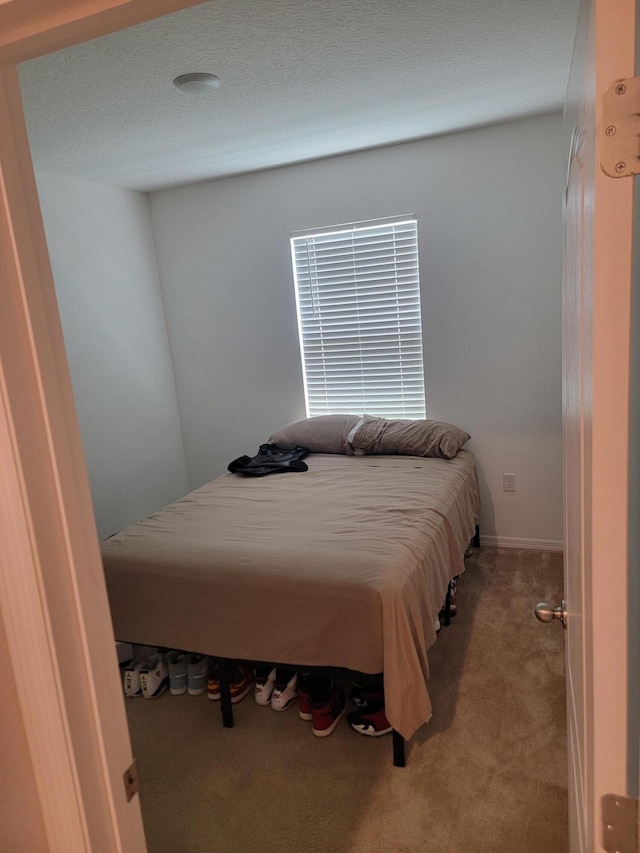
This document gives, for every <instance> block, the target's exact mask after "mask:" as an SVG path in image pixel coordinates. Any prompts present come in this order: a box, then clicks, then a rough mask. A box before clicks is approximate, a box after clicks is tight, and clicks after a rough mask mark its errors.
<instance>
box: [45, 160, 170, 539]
mask: <svg viewBox="0 0 640 853" xmlns="http://www.w3.org/2000/svg"><path fill="white" fill-rule="evenodd" d="M37 182H38V191H39V195H40V204H41V207H42V213H43V218H44V223H45V230H46V235H47V243H48V246H49V254H50V257H51V265H52V269H53V276H54V280H55V286H56V294H57V297H58V304H59V307H60V314H61V319H62V327H63V332H64V338H65V344H66V348H67V356H68V359H69V367H70V371H71V378H72V382H73V389H74V396H75V401H76V407H77V410H78V419H79V422H80V430H81V433H82V439H83V444H84V450H85V456H86V460H87V467H88V471H89V479H90V482H91V490H92V496H93V504H94V510H95V515H96V521H97V526H98V534H99V536H100V537H105V536H108V535H110V534H111V533H114V532H116V531H117V530H120V529H121V528H122V527H123V526H124V525H126V524H128V523H129V522H131V521H134V520H136V519H138V518H142V517H144V516H146V515H149V514H150V513H151V512H153V511H154V510H157V509H159V508H160V507H162V506H163V505H165V504H167V503H169V502H170V501H172V500H175V499H176V498H177V497H180V496H181V495H182V494H184V493H185V492H186V491H187V478H186V468H185V461H184V451H183V447H182V436H181V431H180V421H179V417H178V407H177V401H176V395H175V384H174V379H173V370H172V365H171V357H170V351H169V343H168V338H167V330H166V321H165V317H164V310H163V305H162V297H161V293H160V288H159V284H158V274H157V267H156V261H155V252H154V245H153V236H152V233H151V225H150V219H149V211H148V203H147V197H146V196H145V195H144V194H142V193H137V192H132V191H130V190H123V189H118V188H115V187H106V186H102V185H99V184H90V183H86V182H84V181H78V180H74V179H70V178H62V177H59V176H56V175H50V174H45V173H42V172H40V173H39V174H38V175H37Z"/></svg>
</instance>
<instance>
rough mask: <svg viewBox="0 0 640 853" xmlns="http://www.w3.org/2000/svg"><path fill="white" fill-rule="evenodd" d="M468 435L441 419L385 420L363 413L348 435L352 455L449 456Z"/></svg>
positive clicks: (451, 457)
mask: <svg viewBox="0 0 640 853" xmlns="http://www.w3.org/2000/svg"><path fill="white" fill-rule="evenodd" d="M470 438H471V436H470V435H469V433H467V432H465V431H464V430H462V429H460V428H459V427H457V426H453V424H447V423H444V422H442V421H409V420H387V419H386V418H374V417H371V416H369V415H365V416H364V418H363V419H362V423H361V424H360V426H359V427H358V429H357V430H356V431H355V433H354V434H353V435H352V436H351V446H352V448H353V452H354V453H355V454H356V455H361V454H379V455H380V454H394V453H395V454H399V455H402V456H437V457H440V458H442V459H453V457H454V456H455V455H456V453H457V452H458V450H460V448H461V447H462V446H463V444H465V443H466V442H467V441H469V439H470Z"/></svg>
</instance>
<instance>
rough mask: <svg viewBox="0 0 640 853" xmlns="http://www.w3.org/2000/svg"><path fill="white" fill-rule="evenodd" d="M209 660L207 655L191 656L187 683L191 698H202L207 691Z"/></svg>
mask: <svg viewBox="0 0 640 853" xmlns="http://www.w3.org/2000/svg"><path fill="white" fill-rule="evenodd" d="M208 674H209V658H208V657H207V655H199V654H195V653H194V654H190V655H189V663H188V665H187V679H188V681H187V683H188V687H189V695H190V696H200V695H201V694H202V693H205V692H206V690H207V676H208Z"/></svg>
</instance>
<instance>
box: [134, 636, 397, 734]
mask: <svg viewBox="0 0 640 853" xmlns="http://www.w3.org/2000/svg"><path fill="white" fill-rule="evenodd" d="M123 686H124V693H125V696H128V697H135V696H143V697H144V698H145V699H156V698H157V697H158V696H161V695H162V694H163V693H164V692H165V690H167V688H168V689H169V692H170V693H172V694H173V695H174V696H180V695H182V694H184V693H189V694H190V695H191V696H201V695H202V694H203V693H205V692H206V694H207V697H208V698H209V699H212V700H214V701H217V700H219V699H220V696H221V690H220V669H219V665H218V663H217V661H216V660H215V659H213V658H210V657H208V656H207V655H203V654H197V653H193V652H191V653H190V652H184V651H180V650H173V651H169V652H159V651H157V652H154V653H151V654H149V655H148V656H147V657H144V658H142V659H138V658H134V659H133V660H131V661H130V662H129V663H127V664H126V665H125V667H124V671H123ZM252 690H253V695H254V699H255V701H256V703H257V704H258V705H262V706H267V705H268V706H270V707H271V708H272V709H273V710H274V711H286V710H287V709H288V708H291V707H292V706H294V705H297V707H298V716H299V717H300V718H301V719H302V720H307V721H310V722H311V731H312V732H313V734H314V735H315V736H316V737H327V736H328V735H330V734H331V733H332V732H333V731H334V730H335V728H336V726H337V725H338V723H339V722H340V720H341V719H342V717H343V716H344V715H345V713H346V710H347V699H346V695H345V692H344V689H343V688H342V687H341V686H340V685H337V684H334V683H333V680H332V679H326V683H325V684H324V687H323V689H322V690H320V691H318V690H317V688H316V690H315V692H314V691H313V690H312V688H311V680H310V678H309V676H308V675H307V674H305V673H299V672H297V671H296V670H294V669H292V668H290V667H278V666H270V665H264V664H257V665H255V666H254V664H251V663H248V662H244V661H237V662H235V664H234V670H233V674H232V676H231V679H230V684H229V692H230V695H231V702H232V703H233V704H236V703H237V702H240V701H241V700H242V699H244V697H245V696H247V695H248V694H249V693H250V692H251V691H252ZM350 698H351V702H352V703H353V705H354V708H355V710H353V711H351V712H350V713H349V714H348V715H347V721H348V723H349V725H350V726H351V728H352V729H353V730H354V731H356V732H358V734H362V735H367V736H369V737H379V736H380V735H385V734H389V732H391V731H392V727H391V726H390V725H389V722H388V720H387V718H386V716H385V713H384V688H383V685H382V680H381V679H380V680H378V681H377V682H370V683H369V684H365V683H360V682H358V681H354V682H353V689H352V690H351V694H350Z"/></svg>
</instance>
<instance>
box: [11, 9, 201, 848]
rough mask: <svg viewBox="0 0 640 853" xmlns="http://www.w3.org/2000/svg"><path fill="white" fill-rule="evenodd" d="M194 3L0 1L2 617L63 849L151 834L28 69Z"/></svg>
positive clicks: (46, 811) (40, 786)
mask: <svg viewBox="0 0 640 853" xmlns="http://www.w3.org/2000/svg"><path fill="white" fill-rule="evenodd" d="M198 2H201V0H91V2H86V0H85V2H83V0H51V1H50V2H48V3H46V4H44V3H42V2H39V0H5V2H0V281H1V282H2V310H1V311H0V467H1V469H2V476H1V477H0V629H2V630H4V632H5V634H6V638H7V643H8V648H9V657H10V666H11V669H12V671H13V675H14V677H15V684H16V690H17V697H18V703H19V707H20V714H21V717H22V724H23V731H24V734H26V740H27V744H28V749H29V755H30V759H31V763H32V768H31V770H32V777H31V778H33V780H34V781H35V783H36V788H37V792H38V797H39V803H40V808H41V814H42V819H43V825H44V830H45V834H46V838H47V849H49V850H52V851H81V850H86V851H91V853H98V851H105V853H114V852H115V851H136V853H137V851H143V850H145V849H146V845H145V840H144V831H143V827H142V818H141V813H140V806H139V799H138V797H133V799H131V800H130V801H129V802H128V801H127V797H126V794H125V786H124V780H123V776H124V773H125V771H126V770H127V769H128V768H129V766H130V765H131V762H132V753H131V745H130V740H129V732H128V728H127V720H126V714H125V709H124V699H123V695H122V689H121V685H120V682H119V676H118V667H117V659H116V652H115V646H114V636H113V629H112V625H111V618H110V613H109V606H108V600H107V594H106V587H105V583H104V577H103V572H102V564H101V560H100V551H99V547H98V539H97V533H96V527H95V521H94V517H93V510H92V502H91V493H90V489H89V482H88V477H87V471H86V465H85V460H84V453H83V448H82V442H81V437H80V432H79V428H78V422H77V417H76V412H75V406H74V402H73V393H72V389H71V380H70V376H69V368H68V365H67V360H66V354H65V348H64V342H63V337H62V330H61V325H60V318H59V315H58V310H57V304H56V296H55V290H54V283H53V278H52V274H51V268H50V264H49V257H48V251H47V244H46V239H45V234H44V228H43V223H42V217H41V213H40V206H39V200H38V193H37V189H36V182H35V176H34V172H33V165H32V162H31V155H30V150H29V141H28V136H27V130H26V125H25V120H24V115H23V109H22V99H21V94H20V85H19V79H18V70H17V65H18V63H20V62H22V61H24V60H27V59H33V58H34V57H36V56H40V55H43V54H45V53H49V52H51V51H54V50H59V49H62V48H64V47H67V46H70V45H72V44H76V43H78V42H83V41H87V40H89V39H92V38H96V37H98V36H102V35H105V34H107V33H110V32H113V31H115V30H118V29H124V28H126V27H129V26H132V25H134V24H137V23H141V22H143V21H147V20H150V19H152V18H156V17H160V16H161V15H165V14H169V13H171V12H176V11H180V10H182V9H185V8H188V7H190V6H194V5H197V3H198ZM3 737H5V738H10V737H11V732H10V731H9V732H7V731H6V730H3Z"/></svg>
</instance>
